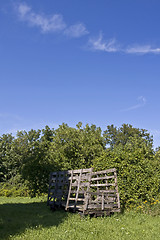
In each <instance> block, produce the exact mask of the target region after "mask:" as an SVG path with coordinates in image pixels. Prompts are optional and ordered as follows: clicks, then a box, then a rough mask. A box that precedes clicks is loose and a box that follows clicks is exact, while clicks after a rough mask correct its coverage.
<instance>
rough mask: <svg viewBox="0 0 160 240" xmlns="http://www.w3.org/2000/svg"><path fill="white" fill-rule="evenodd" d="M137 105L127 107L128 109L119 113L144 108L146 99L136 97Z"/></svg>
mask: <svg viewBox="0 0 160 240" xmlns="http://www.w3.org/2000/svg"><path fill="white" fill-rule="evenodd" d="M137 100H138V103H137V104H135V105H133V106H131V107H129V108H126V109H122V110H121V112H128V111H131V110H134V109H137V108H141V107H144V106H145V104H146V98H145V97H143V96H140V97H138V99H137Z"/></svg>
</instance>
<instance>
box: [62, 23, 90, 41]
mask: <svg viewBox="0 0 160 240" xmlns="http://www.w3.org/2000/svg"><path fill="white" fill-rule="evenodd" d="M88 33H89V32H88V30H87V29H86V27H85V26H84V24H83V23H78V24H74V25H72V26H70V27H68V28H67V29H66V30H65V31H64V34H65V35H67V36H69V37H75V38H78V37H81V36H83V35H86V34H88Z"/></svg>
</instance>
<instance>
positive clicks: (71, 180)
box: [65, 171, 73, 210]
mask: <svg viewBox="0 0 160 240" xmlns="http://www.w3.org/2000/svg"><path fill="white" fill-rule="evenodd" d="M72 178H73V171H72V172H71V183H70V186H69V192H68V198H67V204H66V208H65V210H67V209H68V204H69V198H70V194H71V188H72Z"/></svg>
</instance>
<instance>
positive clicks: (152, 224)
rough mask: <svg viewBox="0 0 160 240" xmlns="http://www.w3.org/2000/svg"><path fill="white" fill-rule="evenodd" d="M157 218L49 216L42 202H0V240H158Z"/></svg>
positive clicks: (159, 224) (61, 213)
mask: <svg viewBox="0 0 160 240" xmlns="http://www.w3.org/2000/svg"><path fill="white" fill-rule="evenodd" d="M159 236H160V216H154V217H153V216H150V215H147V214H141V213H135V212H126V213H124V214H114V215H113V216H111V217H105V218H91V219H90V218H89V217H85V218H81V217H80V216H79V215H78V214H74V213H67V212H65V211H63V210H61V211H55V212H52V211H50V209H49V208H48V207H47V206H46V199H44V198H32V199H31V198H22V197H17V198H5V197H1V198H0V239H1V240H4V239H17V240H18V239H24V240H25V239H26V240H32V239H33V240H41V239H44V240H50V239H52V240H63V239H65V240H66V239H67V240H72V239H74V240H79V239H80V240H81V239H82V240H83V239H84V240H111V239H114V240H123V239H124V240H125V239H126V240H132V239H135V240H138V239H140V240H151V239H152V240H154V239H155V240H158V239H159Z"/></svg>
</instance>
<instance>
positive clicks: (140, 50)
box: [125, 45, 160, 54]
mask: <svg viewBox="0 0 160 240" xmlns="http://www.w3.org/2000/svg"><path fill="white" fill-rule="evenodd" d="M125 52H126V53H131V54H147V53H155V54H156V53H160V48H152V47H151V46H150V45H144V46H135V47H128V48H127V49H126V50H125Z"/></svg>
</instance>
